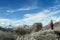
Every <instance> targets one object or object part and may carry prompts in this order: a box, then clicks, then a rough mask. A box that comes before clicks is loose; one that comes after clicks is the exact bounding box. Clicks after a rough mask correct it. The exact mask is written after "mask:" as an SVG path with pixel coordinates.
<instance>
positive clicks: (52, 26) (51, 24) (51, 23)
mask: <svg viewBox="0 0 60 40" xmlns="http://www.w3.org/2000/svg"><path fill="white" fill-rule="evenodd" d="M50 27H51V29H52V30H53V29H54V23H53V20H51V22H50Z"/></svg>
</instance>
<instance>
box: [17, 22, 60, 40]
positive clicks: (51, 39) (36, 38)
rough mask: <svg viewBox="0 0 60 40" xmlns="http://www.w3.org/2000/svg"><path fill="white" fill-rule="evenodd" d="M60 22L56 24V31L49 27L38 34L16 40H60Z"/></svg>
mask: <svg viewBox="0 0 60 40" xmlns="http://www.w3.org/2000/svg"><path fill="white" fill-rule="evenodd" d="M59 37H60V22H57V23H55V27H54V30H51V29H50V27H49V25H47V26H45V27H44V28H43V29H42V30H40V31H38V32H33V33H31V34H26V35H23V36H18V37H17V39H16V40H60V39H59Z"/></svg>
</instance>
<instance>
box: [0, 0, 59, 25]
mask: <svg viewBox="0 0 60 40" xmlns="http://www.w3.org/2000/svg"><path fill="white" fill-rule="evenodd" d="M59 15H60V0H0V25H1V26H2V25H9V24H11V25H14V26H15V25H23V24H24V25H25V24H27V25H32V24H33V23H35V22H42V23H43V25H47V24H48V23H49V22H50V20H51V19H53V20H54V22H56V21H59V20H60V16H59Z"/></svg>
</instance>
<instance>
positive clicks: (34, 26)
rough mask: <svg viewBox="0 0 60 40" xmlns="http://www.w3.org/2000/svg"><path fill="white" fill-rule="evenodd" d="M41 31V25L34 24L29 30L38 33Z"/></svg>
mask: <svg viewBox="0 0 60 40" xmlns="http://www.w3.org/2000/svg"><path fill="white" fill-rule="evenodd" d="M41 29H42V23H34V24H33V26H32V27H31V28H30V31H31V32H38V31H39V30H41Z"/></svg>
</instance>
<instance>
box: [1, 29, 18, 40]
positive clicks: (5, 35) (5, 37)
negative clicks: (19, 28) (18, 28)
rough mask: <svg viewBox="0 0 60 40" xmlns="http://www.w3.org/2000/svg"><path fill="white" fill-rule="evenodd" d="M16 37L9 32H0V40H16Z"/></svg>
mask: <svg viewBox="0 0 60 40" xmlns="http://www.w3.org/2000/svg"><path fill="white" fill-rule="evenodd" d="M16 38H17V35H16V34H15V33H11V32H4V31H1V30H0V40H16Z"/></svg>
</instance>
